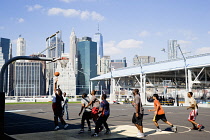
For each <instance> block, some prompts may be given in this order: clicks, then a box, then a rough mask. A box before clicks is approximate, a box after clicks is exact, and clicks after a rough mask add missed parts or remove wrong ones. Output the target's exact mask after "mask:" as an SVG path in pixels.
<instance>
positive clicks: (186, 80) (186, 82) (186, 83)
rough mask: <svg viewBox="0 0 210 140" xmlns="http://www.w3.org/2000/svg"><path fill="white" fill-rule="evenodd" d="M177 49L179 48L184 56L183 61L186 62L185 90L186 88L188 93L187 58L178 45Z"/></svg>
mask: <svg viewBox="0 0 210 140" xmlns="http://www.w3.org/2000/svg"><path fill="white" fill-rule="evenodd" d="M177 47H178V48H179V50H180V52H181V54H182V57H183V60H184V70H185V85H186V86H185V88H186V91H188V79H187V63H186V58H185V57H184V54H183V53H182V50H181V48H180V46H179V44H178V45H177Z"/></svg>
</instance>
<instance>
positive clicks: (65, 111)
mask: <svg viewBox="0 0 210 140" xmlns="http://www.w3.org/2000/svg"><path fill="white" fill-rule="evenodd" d="M63 99H64V101H63V113H64V114H66V120H69V112H68V102H69V98H68V97H66V92H64V93H63Z"/></svg>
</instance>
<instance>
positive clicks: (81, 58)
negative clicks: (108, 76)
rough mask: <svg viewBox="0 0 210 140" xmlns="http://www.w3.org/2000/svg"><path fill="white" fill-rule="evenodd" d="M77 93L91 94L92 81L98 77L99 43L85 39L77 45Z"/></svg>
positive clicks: (88, 38)
mask: <svg viewBox="0 0 210 140" xmlns="http://www.w3.org/2000/svg"><path fill="white" fill-rule="evenodd" d="M77 57H78V74H77V93H78V94H82V93H89V87H90V79H91V78H93V77H96V76H97V66H96V64H97V43H96V42H93V41H92V39H91V38H90V37H83V38H82V40H81V41H79V42H78V43H77Z"/></svg>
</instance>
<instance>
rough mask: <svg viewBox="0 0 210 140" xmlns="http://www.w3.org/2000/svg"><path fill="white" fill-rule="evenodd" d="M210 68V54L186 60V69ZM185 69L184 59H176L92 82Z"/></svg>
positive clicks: (106, 76)
mask: <svg viewBox="0 0 210 140" xmlns="http://www.w3.org/2000/svg"><path fill="white" fill-rule="evenodd" d="M208 66H209V67H210V53H206V54H201V55H195V56H190V57H187V58H186V67H187V68H188V69H189V68H201V67H208ZM184 68H185V63H184V59H175V60H167V61H161V62H155V63H150V64H144V65H142V68H141V67H140V66H132V67H126V68H122V69H117V70H114V71H112V72H110V73H107V74H103V75H100V76H97V77H94V78H92V79H90V80H92V81H97V80H105V79H110V78H111V77H112V78H117V77H126V76H131V75H139V74H140V73H141V71H142V73H144V74H151V73H158V72H167V71H175V70H182V69H184Z"/></svg>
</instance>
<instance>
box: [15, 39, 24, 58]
mask: <svg viewBox="0 0 210 140" xmlns="http://www.w3.org/2000/svg"><path fill="white" fill-rule="evenodd" d="M16 55H17V56H25V55H26V41H25V39H24V38H22V37H19V38H18V39H17V54H16Z"/></svg>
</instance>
